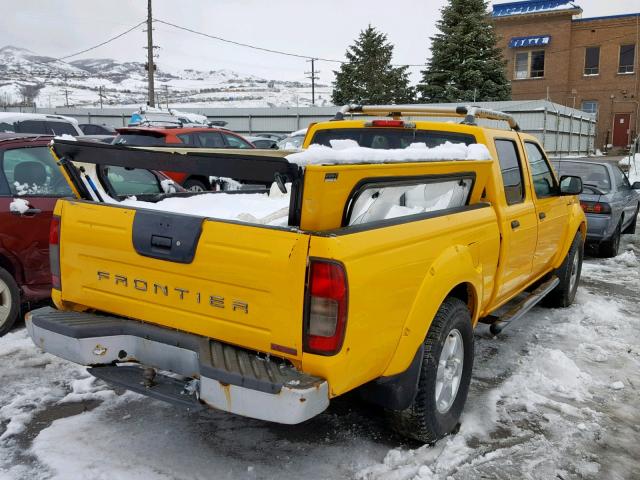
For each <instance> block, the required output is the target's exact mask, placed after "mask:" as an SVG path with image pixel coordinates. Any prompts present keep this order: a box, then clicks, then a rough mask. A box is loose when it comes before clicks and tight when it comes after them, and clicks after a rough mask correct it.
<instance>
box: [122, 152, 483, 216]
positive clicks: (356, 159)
mask: <svg viewBox="0 0 640 480" xmlns="http://www.w3.org/2000/svg"><path fill="white" fill-rule="evenodd" d="M286 158H287V160H288V161H290V162H291V163H296V164H298V165H312V164H340V163H345V164H346V163H393V162H408V161H411V162H427V161H428V162H433V161H451V160H489V159H490V158H491V156H490V154H489V151H488V150H487V147H485V146H484V145H480V144H472V145H468V146H467V145H465V144H462V143H460V144H453V143H449V142H446V143H445V144H443V145H439V146H437V147H433V148H429V147H427V146H426V145H425V144H424V143H414V144H411V145H410V146H409V147H408V148H404V149H392V150H377V149H373V148H364V147H360V146H358V144H357V143H356V142H355V141H354V140H331V147H325V146H321V145H311V146H310V147H309V148H308V149H307V150H306V151H304V152H300V153H294V154H292V155H288V156H287V157H286ZM453 184H455V182H453ZM287 191H290V186H288V188H287ZM446 193H447V192H438V195H440V196H442V195H445V194H446ZM449 193H452V192H449ZM289 200H290V196H289V194H288V193H287V194H284V195H283V194H282V193H280V191H279V190H278V188H277V186H276V185H275V184H274V185H273V186H272V187H271V190H270V192H269V194H266V193H264V194H263V193H253V194H243V193H234V194H225V193H209V194H201V195H194V196H192V197H187V198H177V197H174V198H166V199H164V200H161V201H159V202H156V203H153V202H143V201H139V200H137V199H135V198H129V199H126V200H124V201H122V202H120V204H121V205H123V206H129V207H137V208H147V209H152V210H162V211H165V212H175V213H186V214H190V215H197V216H202V217H207V218H219V219H223V220H237V221H241V222H246V223H253V224H263V225H278V226H286V225H287V220H288V215H289ZM396 210H397V209H395V210H393V212H386V211H385V212H386V213H385V212H382V213H381V214H380V215H381V216H380V218H392V217H396V216H403V215H410V214H413V213H420V212H418V211H416V210H415V209H413V210H412V209H408V210H407V209H405V210H406V211H402V212H398V211H396ZM423 210H424V209H423ZM394 212H395V213H394Z"/></svg>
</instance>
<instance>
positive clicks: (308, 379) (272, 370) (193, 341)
mask: <svg viewBox="0 0 640 480" xmlns="http://www.w3.org/2000/svg"><path fill="white" fill-rule="evenodd" d="M26 324H27V329H28V331H29V335H30V336H31V339H32V340H33V342H34V343H35V344H36V345H37V346H38V347H40V348H41V349H43V350H44V351H46V352H48V353H51V354H53V355H56V356H58V357H61V358H64V359H66V360H69V361H71V362H74V363H78V364H80V365H87V366H92V367H94V368H92V369H91V370H90V371H91V372H92V373H93V374H94V375H96V376H97V377H100V378H103V379H105V380H106V381H111V383H115V384H117V385H120V386H124V387H126V388H129V389H131V390H134V391H138V392H139V393H143V394H148V395H149V396H152V397H156V398H161V399H163V400H166V401H169V402H172V403H176V404H185V402H186V403H187V404H189V402H190V401H191V400H194V401H193V402H192V403H193V405H194V406H195V405H202V404H205V405H207V406H210V407H213V408H216V409H219V410H224V411H226V412H230V413H235V414H238V415H243V416H246V417H251V418H257V419H260V420H267V421H271V422H277V423H285V424H296V423H300V422H304V421H305V420H308V419H310V418H312V417H314V416H316V415H317V414H319V413H320V412H322V411H323V410H325V409H326V408H327V406H328V405H329V388H328V384H327V381H326V380H324V379H321V378H318V377H313V376H310V375H307V374H304V373H301V372H299V371H297V370H296V369H295V368H294V367H293V366H292V365H290V364H288V363H285V362H284V361H277V360H275V359H268V358H264V357H260V356H258V355H257V354H255V353H254V352H250V351H247V350H243V349H240V348H237V347H234V346H231V345H227V344H223V343H220V342H217V341H215V340H211V339H208V338H204V337H200V336H197V335H193V334H188V333H185V332H180V331H175V330H170V329H166V328H163V327H159V326H156V325H151V324H148V323H144V322H138V321H135V320H129V319H124V318H119V317H111V316H103V315H96V314H92V313H80V312H63V311H59V310H56V309H53V308H50V307H45V308H41V309H38V310H34V311H32V312H30V313H29V314H27V319H26ZM130 362H135V363H139V364H141V365H143V366H146V367H151V368H154V369H158V370H159V371H161V372H162V371H168V372H171V373H173V374H178V375H181V376H183V377H184V378H183V379H181V380H178V382H183V383H184V389H182V390H183V391H181V389H180V388H179V384H177V385H174V387H175V388H165V387H167V382H169V380H167V381H166V382H158V383H157V385H158V387H157V390H156V391H154V388H155V387H154V385H153V383H154V382H150V383H149V384H148V385H145V386H143V388H141V387H140V382H139V381H138V380H137V377H136V375H135V374H134V373H132V372H131V370H130V369H129V370H126V371H125V370H124V369H122V368H123V367H119V368H120V369H122V370H121V374H120V375H119V372H120V369H116V368H114V366H116V365H118V364H119V363H127V364H130ZM100 368H104V369H105V370H103V371H101V370H100ZM107 369H109V371H108V372H107ZM101 372H104V374H102V373H101ZM159 378H170V377H166V376H165V377H163V376H162V374H161V373H160V377H159ZM193 379H195V380H198V381H197V382H193V381H192V380H193ZM170 383H171V384H172V385H173V384H175V382H173V381H172V382H170ZM159 385H163V387H162V388H161V387H160V386H159ZM162 389H164V390H162ZM194 389H195V390H194ZM160 390H162V392H160ZM177 395H179V396H177ZM184 395H186V396H187V397H185V396H184ZM190 395H193V399H190V398H189V396H190Z"/></svg>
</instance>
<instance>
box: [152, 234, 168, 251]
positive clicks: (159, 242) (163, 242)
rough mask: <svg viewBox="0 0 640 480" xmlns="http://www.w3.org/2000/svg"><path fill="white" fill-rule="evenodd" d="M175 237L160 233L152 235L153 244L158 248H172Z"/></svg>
mask: <svg viewBox="0 0 640 480" xmlns="http://www.w3.org/2000/svg"><path fill="white" fill-rule="evenodd" d="M172 243H173V239H172V238H171V237H162V236H160V235H151V246H153V247H156V248H164V249H166V250H171V244H172Z"/></svg>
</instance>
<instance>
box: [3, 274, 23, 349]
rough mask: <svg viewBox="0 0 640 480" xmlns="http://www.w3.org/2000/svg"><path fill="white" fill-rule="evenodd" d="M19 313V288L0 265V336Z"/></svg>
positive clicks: (10, 325)
mask: <svg viewBox="0 0 640 480" xmlns="http://www.w3.org/2000/svg"><path fill="white" fill-rule="evenodd" d="M19 315H20V289H19V288H18V284H17V283H16V281H15V280H14V279H13V276H12V275H11V274H10V273H9V272H7V271H6V270H5V269H4V268H1V267H0V337H1V336H3V335H4V334H6V333H7V332H8V331H9V330H11V328H12V327H13V324H14V323H15V322H16V320H17V319H18V316H19Z"/></svg>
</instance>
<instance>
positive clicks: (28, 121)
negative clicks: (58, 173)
mask: <svg viewBox="0 0 640 480" xmlns="http://www.w3.org/2000/svg"><path fill="white" fill-rule="evenodd" d="M2 132H15V133H36V134H41V135H65V134H66V135H72V136H74V137H77V136H78V135H84V133H82V130H80V127H79V126H78V121H77V120H76V119H75V118H71V117H65V116H63V115H49V114H44V113H17V112H0V133H2Z"/></svg>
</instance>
